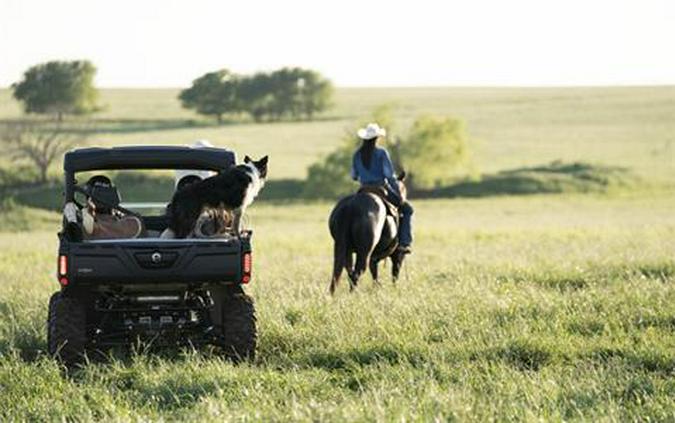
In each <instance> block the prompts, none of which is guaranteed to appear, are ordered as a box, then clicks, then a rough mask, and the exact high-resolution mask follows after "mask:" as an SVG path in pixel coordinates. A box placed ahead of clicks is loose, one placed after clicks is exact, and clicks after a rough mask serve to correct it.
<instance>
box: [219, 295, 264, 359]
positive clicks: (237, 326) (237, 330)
mask: <svg viewBox="0 0 675 423" xmlns="http://www.w3.org/2000/svg"><path fill="white" fill-rule="evenodd" d="M221 304H222V305H221V313H220V317H221V319H220V327H221V333H220V335H221V336H220V340H219V341H218V346H219V347H221V348H222V350H223V354H224V355H225V356H226V357H227V358H229V359H231V360H232V361H234V362H240V361H243V360H253V358H254V357H255V348H256V344H257V328H256V317H255V306H254V303H253V298H251V297H249V296H248V295H246V294H245V293H244V292H243V290H242V289H241V287H236V288H234V289H227V290H226V291H225V292H223V293H222V303H221Z"/></svg>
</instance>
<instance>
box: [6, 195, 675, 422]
mask: <svg viewBox="0 0 675 423" xmlns="http://www.w3.org/2000/svg"><path fill="white" fill-rule="evenodd" d="M416 205H417V214H416V218H417V223H418V225H417V242H416V246H415V249H416V252H415V254H414V255H413V256H412V257H411V258H410V259H409V260H408V262H407V263H406V268H405V270H404V272H403V277H402V280H400V282H399V283H398V285H396V286H394V285H392V283H391V282H390V280H389V277H388V276H385V277H384V278H383V286H382V287H380V288H376V287H374V286H373V284H372V282H371V281H370V279H369V278H367V277H366V278H365V279H364V280H363V282H362V285H361V286H360V287H359V289H358V290H357V291H356V292H355V293H353V294H349V293H348V291H347V286H346V284H345V283H344V281H343V284H342V285H341V286H340V289H339V292H338V294H337V296H336V297H335V298H330V297H329V296H328V295H327V287H328V282H329V273H330V266H331V257H330V251H331V244H330V239H329V236H328V234H327V230H326V222H325V221H326V215H327V214H328V212H329V210H330V207H331V204H328V203H316V204H312V205H297V204H296V205H287V206H277V205H265V204H258V205H257V206H255V207H253V208H252V209H251V214H250V225H251V226H252V227H253V228H254V230H255V245H254V248H255V258H254V261H255V271H256V273H255V278H254V281H253V282H252V284H251V285H250V286H249V287H248V292H249V293H251V294H252V295H253V296H254V297H255V298H256V304H257V308H258V321H259V330H260V338H259V351H258V356H257V358H256V360H255V361H254V362H253V363H251V364H247V365H240V366H234V365H232V364H230V363H227V362H224V361H222V360H221V359H219V358H218V357H217V356H214V355H212V354H210V353H209V352H208V351H206V352H204V351H201V352H195V351H190V350H187V351H181V352H176V353H172V352H166V353H153V354H146V353H142V352H139V353H136V354H131V355H130V356H127V355H124V354H120V355H118V356H116V357H115V358H113V359H112V360H111V361H110V362H106V363H97V364H92V365H90V366H88V367H87V368H86V369H84V370H82V371H80V372H78V373H76V374H74V375H72V376H70V377H65V376H64V375H63V374H62V373H61V370H60V369H59V367H58V366H57V365H56V364H55V363H54V362H53V361H51V360H50V359H49V358H47V357H46V356H45V352H44V351H45V348H46V346H45V316H46V308H47V300H48V297H49V295H50V293H51V292H52V291H54V290H55V289H56V288H57V283H56V281H55V280H54V277H53V274H54V266H55V259H54V253H55V248H56V238H55V236H54V233H53V231H47V230H46V228H45V229H42V230H41V231H38V232H33V233H14V234H11V233H5V234H2V235H0V246H1V247H0V267H1V268H2V269H3V275H4V280H5V282H4V283H3V284H1V285H0V309H1V310H2V312H3V319H2V320H0V357H2V358H1V359H0V392H1V394H0V410H1V411H0V416H2V418H3V420H23V419H30V420H43V419H60V418H61V417H65V418H68V419H70V418H72V419H83V420H88V419H104V420H111V419H113V420H115V419H122V420H127V419H131V420H137V419H152V420H157V419H166V420H172V419H187V420H206V421H224V420H225V421H229V420H239V419H247V420H264V421H269V420H275V421H278V420H286V421H298V420H300V421H316V420H322V421H325V420H329V421H344V420H357V421H362V420H379V421H400V420H401V419H406V420H424V421H428V420H433V419H435V418H438V419H441V420H452V419H460V420H476V421H484V420H490V419H499V420H514V419H515V420H538V419H546V420H597V419H600V420H648V419H651V420H654V421H667V420H672V419H673V418H675V400H674V398H675V382H674V381H675V378H673V376H674V375H675V353H674V351H675V335H674V330H675V320H674V319H675V289H674V288H673V282H674V281H675V261H673V258H672V252H673V251H674V250H675V236H674V235H675V217H674V215H673V213H672V209H673V206H675V202H674V201H673V200H672V198H660V199H658V198H645V197H644V196H640V195H637V196H633V195H627V196H619V197H602V198H600V197H593V196H580V195H577V196H567V197H562V196H532V197H527V198H523V197H501V198H496V199H489V200H486V199H475V200H426V201H418V202H417V204H416ZM383 268H384V270H388V266H384V267H383Z"/></svg>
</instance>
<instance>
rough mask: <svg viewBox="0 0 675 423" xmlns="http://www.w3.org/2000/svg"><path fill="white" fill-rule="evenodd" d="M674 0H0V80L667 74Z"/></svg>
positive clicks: (364, 82) (135, 82) (671, 62)
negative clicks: (258, 74) (76, 73)
mask: <svg viewBox="0 0 675 423" xmlns="http://www.w3.org/2000/svg"><path fill="white" fill-rule="evenodd" d="M674 45H675V0H508V1H506V0H462V1H454V0H436V1H430V0H414V1H395V0H389V1H373V0H356V1H355V0H340V1H320V0H283V1H282V0H277V1H259V0H240V1H228V0H189V1H175V0H109V1H103V0H0V87H6V86H9V85H10V84H11V83H13V82H16V81H18V80H19V79H20V78H21V75H22V74H23V72H24V71H25V70H26V69H27V68H28V67H30V66H31V65H34V64H37V63H42V62H45V61H49V60H74V59H89V60H91V61H92V62H93V63H94V64H95V65H96V67H97V68H98V74H97V77H96V83H97V85H98V86H100V87H184V86H187V85H189V84H190V81H192V80H193V79H195V78H196V77H198V76H200V75H202V74H203V73H205V72H209V71H212V70H216V69H221V68H227V69H230V70H231V71H233V72H237V73H249V72H254V71H261V70H272V69H276V68H279V67H283V66H301V67H306V68H312V69H316V70H318V71H320V72H321V73H323V74H324V75H326V76H327V77H328V78H330V79H331V80H333V82H334V83H335V84H336V85H338V86H440V85H443V86H476V85H478V86H569V85H666V84H675V49H674Z"/></svg>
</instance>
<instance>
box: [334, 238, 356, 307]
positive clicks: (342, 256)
mask: <svg viewBox="0 0 675 423" xmlns="http://www.w3.org/2000/svg"><path fill="white" fill-rule="evenodd" d="M348 257H349V258H348ZM345 262H347V264H350V265H351V254H348V253H347V252H346V246H345V245H343V244H342V243H341V242H338V241H335V245H334V246H333V279H331V281H330V288H329V291H330V294H331V295H333V293H335V288H337V285H338V282H340V276H342V269H344V268H345V264H346V263H345ZM347 271H349V267H348V268H347ZM350 286H351V284H350Z"/></svg>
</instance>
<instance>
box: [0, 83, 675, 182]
mask: <svg viewBox="0 0 675 423" xmlns="http://www.w3.org/2000/svg"><path fill="white" fill-rule="evenodd" d="M177 94H178V90H169V89H166V90H122V89H116V90H102V92H101V102H102V103H103V104H104V105H105V106H106V107H107V110H106V111H103V112H101V113H98V114H95V115H94V116H93V118H94V119H96V120H97V127H98V128H99V130H100V132H99V134H97V135H96V136H94V137H93V138H92V140H91V144H93V145H120V144H186V143H191V142H192V141H194V140H196V139H200V138H204V139H208V140H210V141H212V142H213V143H215V144H217V145H224V146H228V147H231V148H233V149H235V150H236V151H237V152H239V153H240V154H249V155H251V156H259V155H263V154H270V155H271V156H272V161H271V164H270V166H271V177H272V178H275V179H284V178H304V176H305V175H306V169H307V167H308V165H310V164H311V163H313V162H314V161H316V160H317V159H318V158H320V157H321V156H322V155H324V154H326V153H328V152H329V151H331V150H332V149H333V148H334V146H335V145H336V143H338V142H339V139H340V138H341V136H342V135H343V134H344V132H345V131H346V130H347V129H349V128H350V127H352V126H353V124H354V122H356V121H358V120H359V119H361V118H362V117H363V116H367V115H368V113H369V112H370V111H371V110H372V109H373V108H374V107H375V106H377V105H380V104H384V103H391V104H394V105H396V108H395V116H396V118H397V120H398V122H399V125H398V126H399V127H398V128H393V132H396V131H397V130H398V131H400V132H404V131H406V130H407V128H408V126H409V125H410V123H411V122H412V120H413V119H414V118H415V117H417V116H418V115H420V114H426V113H430V114H438V115H450V116H453V117H457V118H461V119H463V120H464V121H465V122H466V124H467V128H468V132H469V134H470V136H471V138H472V139H473V140H475V144H474V148H473V150H474V155H475V161H476V164H477V166H478V168H479V169H480V170H481V171H483V172H486V173H493V172H496V171H499V170H505V169H514V168H519V167H525V166H534V165H542V164H545V163H548V162H550V161H553V160H563V161H567V162H570V161H588V162H593V163H600V164H605V165H614V166H628V167H630V168H634V169H636V171H638V172H640V173H642V174H647V175H649V176H654V177H656V178H658V179H659V180H664V179H670V178H673V177H674V176H675V171H674V167H673V158H674V154H675V152H674V149H675V145H674V144H675V135H674V134H675V119H673V116H674V115H675V87H636V88H632V87H627V88H341V89H338V90H336V95H335V107H334V108H333V109H332V110H331V111H329V112H327V113H326V114H323V115H320V116H319V117H318V119H317V120H316V121H313V122H280V123H266V124H254V123H252V122H250V123H246V122H245V123H238V122H230V123H226V124H224V125H222V126H216V125H215V123H214V122H212V121H211V120H208V119H206V118H202V117H200V116H198V115H195V114H194V113H192V112H190V111H186V110H184V109H181V108H180V103H179V102H178V100H177V98H176V96H177ZM21 117H22V115H21V110H20V108H19V105H18V104H17V103H16V102H14V100H12V99H11V95H10V93H9V91H8V90H0V121H2V120H4V121H6V120H12V119H19V118H21Z"/></svg>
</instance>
